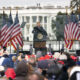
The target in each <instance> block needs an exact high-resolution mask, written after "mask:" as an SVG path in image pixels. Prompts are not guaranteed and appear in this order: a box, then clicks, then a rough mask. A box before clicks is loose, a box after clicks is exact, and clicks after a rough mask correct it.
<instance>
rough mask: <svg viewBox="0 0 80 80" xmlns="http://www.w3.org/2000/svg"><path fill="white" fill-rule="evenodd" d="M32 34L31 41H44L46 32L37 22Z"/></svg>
mask: <svg viewBox="0 0 80 80" xmlns="http://www.w3.org/2000/svg"><path fill="white" fill-rule="evenodd" d="M32 33H33V34H34V38H33V41H46V40H47V32H46V31H45V30H44V29H43V27H42V26H41V24H40V22H37V26H36V27H34V29H33V31H32Z"/></svg>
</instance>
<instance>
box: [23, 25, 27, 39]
mask: <svg viewBox="0 0 80 80" xmlns="http://www.w3.org/2000/svg"><path fill="white" fill-rule="evenodd" d="M24 38H25V40H26V39H27V28H26V25H25V27H24Z"/></svg>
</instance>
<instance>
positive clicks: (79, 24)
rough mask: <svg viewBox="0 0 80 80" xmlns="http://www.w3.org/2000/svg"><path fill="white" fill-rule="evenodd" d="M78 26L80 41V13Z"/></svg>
mask: <svg viewBox="0 0 80 80" xmlns="http://www.w3.org/2000/svg"><path fill="white" fill-rule="evenodd" d="M78 28H79V33H78V34H79V38H78V40H79V41H80V14H79V21H78Z"/></svg>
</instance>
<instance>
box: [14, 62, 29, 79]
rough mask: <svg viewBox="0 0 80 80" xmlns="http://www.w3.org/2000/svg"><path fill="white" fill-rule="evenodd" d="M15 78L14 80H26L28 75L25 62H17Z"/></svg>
mask: <svg viewBox="0 0 80 80" xmlns="http://www.w3.org/2000/svg"><path fill="white" fill-rule="evenodd" d="M15 73H16V78H15V79H14V80H26V78H27V75H28V66H27V64H26V63H25V62H23V61H21V62H19V63H18V65H17V67H16V70H15Z"/></svg>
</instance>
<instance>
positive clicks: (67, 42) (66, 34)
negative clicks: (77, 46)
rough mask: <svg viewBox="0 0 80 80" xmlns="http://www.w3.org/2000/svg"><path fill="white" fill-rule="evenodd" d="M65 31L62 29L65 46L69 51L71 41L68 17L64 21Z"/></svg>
mask: <svg viewBox="0 0 80 80" xmlns="http://www.w3.org/2000/svg"><path fill="white" fill-rule="evenodd" d="M65 22H66V23H65V29H64V39H65V45H66V48H68V49H71V47H72V45H73V40H70V39H71V36H70V29H69V28H70V23H69V18H68V15H66V20H65Z"/></svg>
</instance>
